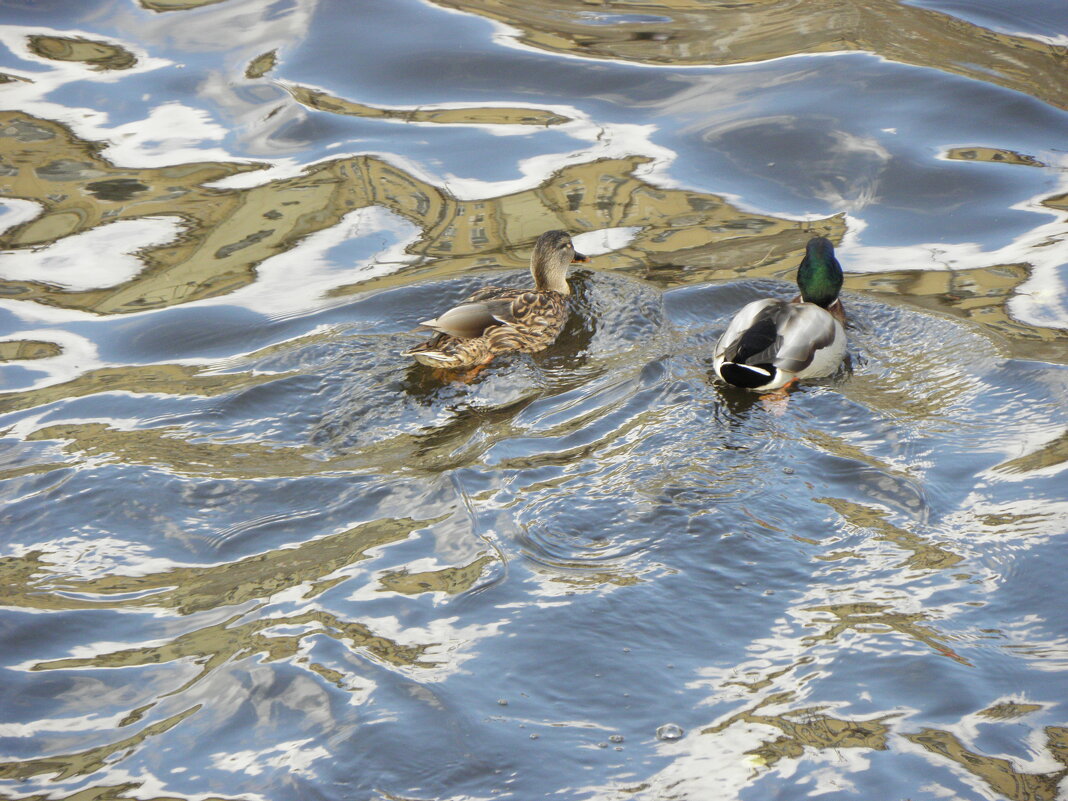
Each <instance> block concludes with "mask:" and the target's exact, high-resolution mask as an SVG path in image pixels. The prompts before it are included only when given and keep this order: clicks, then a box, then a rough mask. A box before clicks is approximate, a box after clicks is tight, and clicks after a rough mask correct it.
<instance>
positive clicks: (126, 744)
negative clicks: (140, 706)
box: [0, 704, 201, 781]
mask: <svg viewBox="0 0 1068 801" xmlns="http://www.w3.org/2000/svg"><path fill="white" fill-rule="evenodd" d="M200 708H201V704H197V705H196V706H193V707H190V708H189V709H187V710H185V711H184V712H179V713H178V714H177V715H171V717H169V718H167V719H165V720H161V721H159V722H158V723H153V724H152V725H151V726H146V727H145V728H144V729H142V730H141V731H140V732H138V733H137V734H134V735H132V736H130V737H126V738H125V739H122V740H119V741H118V742H114V743H110V744H108V745H102V746H98V747H97V748H90V749H89V750H87V751H79V752H77V753H74V754H58V755H56V756H48V757H41V758H39V759H27V760H25V761H21V762H2V763H0V779H11V780H15V781H25V780H26V779H30V778H32V777H34V776H42V775H48V774H55V780H56V781H63V780H64V779H69V778H71V777H73V776H86V775H88V774H90V773H95V772H96V771H98V770H102V769H103V768H106V767H107V766H108V764H109V763H110V762H111V757H112V756H114V755H115V754H118V753H121V752H125V751H128V750H130V749H133V748H136V747H137V746H139V745H140V744H141V743H143V742H144V741H145V740H147V739H148V738H150V737H155V736H157V735H160V734H163V733H164V732H166V731H169V730H170V729H173V728H174V727H175V726H177V725H178V724H179V723H181V722H182V721H183V720H185V719H186V718H188V717H189V716H190V715H193V714H195V713H196V712H198V711H200Z"/></svg>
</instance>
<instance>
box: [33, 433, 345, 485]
mask: <svg viewBox="0 0 1068 801" xmlns="http://www.w3.org/2000/svg"><path fill="white" fill-rule="evenodd" d="M188 436H190V434H189V432H187V431H186V430H185V429H183V428H181V427H180V426H164V427H161V428H149V429H131V430H123V429H119V428H112V427H111V426H109V425H107V424H105V423H71V424H65V425H54V426H47V427H45V428H39V429H37V430H36V431H34V432H32V433H30V434H29V435H28V436H27V437H26V439H27V440H28V441H30V442H35V441H40V440H49V439H60V440H68V442H67V444H66V445H64V447H63V450H64V451H65V452H66V453H71V454H76V455H78V456H79V457H80V458H81V459H82V460H85V459H87V458H98V459H105V460H107V461H109V462H114V463H120V464H151V465H158V466H161V467H165V468H168V469H170V470H174V471H175V472H177V473H182V474H185V475H200V476H212V477H214V478H266V477H275V476H298V475H309V474H317V473H320V472H322V471H323V470H324V469H326V466H325V465H324V463H323V462H321V461H315V460H313V459H312V458H311V457H312V456H313V455H314V454H315V453H317V451H316V449H314V448H312V447H311V446H306V445H305V446H300V447H296V448H293V447H274V446H272V445H268V444H264V443H262V442H243V443H239V444H233V443H223V442H213V441H207V442H190V441H189V439H187V438H186V437H188Z"/></svg>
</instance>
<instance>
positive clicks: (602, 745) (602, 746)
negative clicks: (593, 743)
mask: <svg viewBox="0 0 1068 801" xmlns="http://www.w3.org/2000/svg"><path fill="white" fill-rule="evenodd" d="M597 747H598V748H608V743H597Z"/></svg>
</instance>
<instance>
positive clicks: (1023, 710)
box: [978, 701, 1068, 764]
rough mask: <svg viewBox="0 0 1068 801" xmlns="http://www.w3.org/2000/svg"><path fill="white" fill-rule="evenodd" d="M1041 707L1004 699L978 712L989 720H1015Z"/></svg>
mask: <svg viewBox="0 0 1068 801" xmlns="http://www.w3.org/2000/svg"><path fill="white" fill-rule="evenodd" d="M1041 709H1043V707H1042V705H1041V704H1021V703H1018V702H1016V701H1004V702H1003V703H1000V704H994V706H991V707H987V708H986V709H984V710H982V711H981V712H979V713H978V714H980V715H982V716H983V717H984V718H990V719H991V720H1015V719H1016V718H1022V717H1023V716H1024V715H1030V714H1031V713H1032V712H1038V711H1040V710H1041ZM1065 764H1068V763H1065Z"/></svg>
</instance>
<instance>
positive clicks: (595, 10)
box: [433, 0, 1068, 108]
mask: <svg viewBox="0 0 1068 801" xmlns="http://www.w3.org/2000/svg"><path fill="white" fill-rule="evenodd" d="M433 2H435V4H437V5H440V6H444V7H445V8H453V9H457V10H459V11H465V12H468V13H471V14H478V15H480V16H483V17H488V18H489V19H494V20H497V21H499V22H503V23H505V24H506V25H509V26H511V27H513V28H518V29H519V31H520V35H519V41H520V42H522V43H523V44H526V45H529V46H531V47H536V48H539V49H543V50H549V51H553V52H563V53H570V54H574V55H581V56H586V57H590V58H604V59H617V60H623V61H635V62H640V63H645V64H672V65H694V66H696V65H705V64H708V65H713V64H715V65H725V64H746V63H752V62H757V61H766V60H768V59H773V58H782V57H784V56H792V55H802V54H808V53H828V52H841V51H858V52H870V53H875V54H876V55H878V56H881V57H883V58H885V59H888V60H890V61H897V62H900V63H903V64H914V65H917V66H922V67H931V68H933V69H937V70H941V71H943V72H949V73H954V74H957V75H964V76H966V77H968V78H972V79H974V80H977V81H982V82H984V83H995V84H998V85H1000V86H1004V87H1006V88H1008V89H1012V90H1014V91H1018V92H1023V93H1025V94H1028V95H1031V96H1033V97H1037V98H1039V99H1040V100H1044V101H1046V102H1048V103H1052V104H1053V105H1055V106H1058V107H1060V108H1065V107H1068V83H1066V82H1065V81H1064V80H1063V76H1064V68H1065V54H1066V52H1068V48H1065V46H1064V45H1052V44H1049V43H1047V42H1043V41H1039V40H1036V39H1032V38H1028V37H1026V36H1014V35H1012V34H1007V33H1000V32H998V31H993V30H989V29H987V28H983V27H981V26H979V25H975V24H973V23H970V22H967V21H965V20H963V19H960V18H959V17H953V16H950V15H949V14H944V13H942V12H939V11H934V10H931V9H926V8H919V7H916V6H913V5H910V4H906V3H902V2H900V0H809V2H805V3H804V4H803V8H802V5H801V4H799V3H798V2H797V0H749V1H748V2H741V3H735V2H729V3H728V2H707V0H645V2H636V3H631V2H623V1H620V0H617V1H616V2H612V0H604V2H596V3H590V2H586V3H574V2H571V0H541V2H538V3H529V2H525V0H433ZM633 14H643V15H655V16H656V17H658V19H655V20H654V21H645V20H643V21H635V20H634V19H632V18H628V16H627V15H633ZM606 23H611V24H606Z"/></svg>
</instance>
